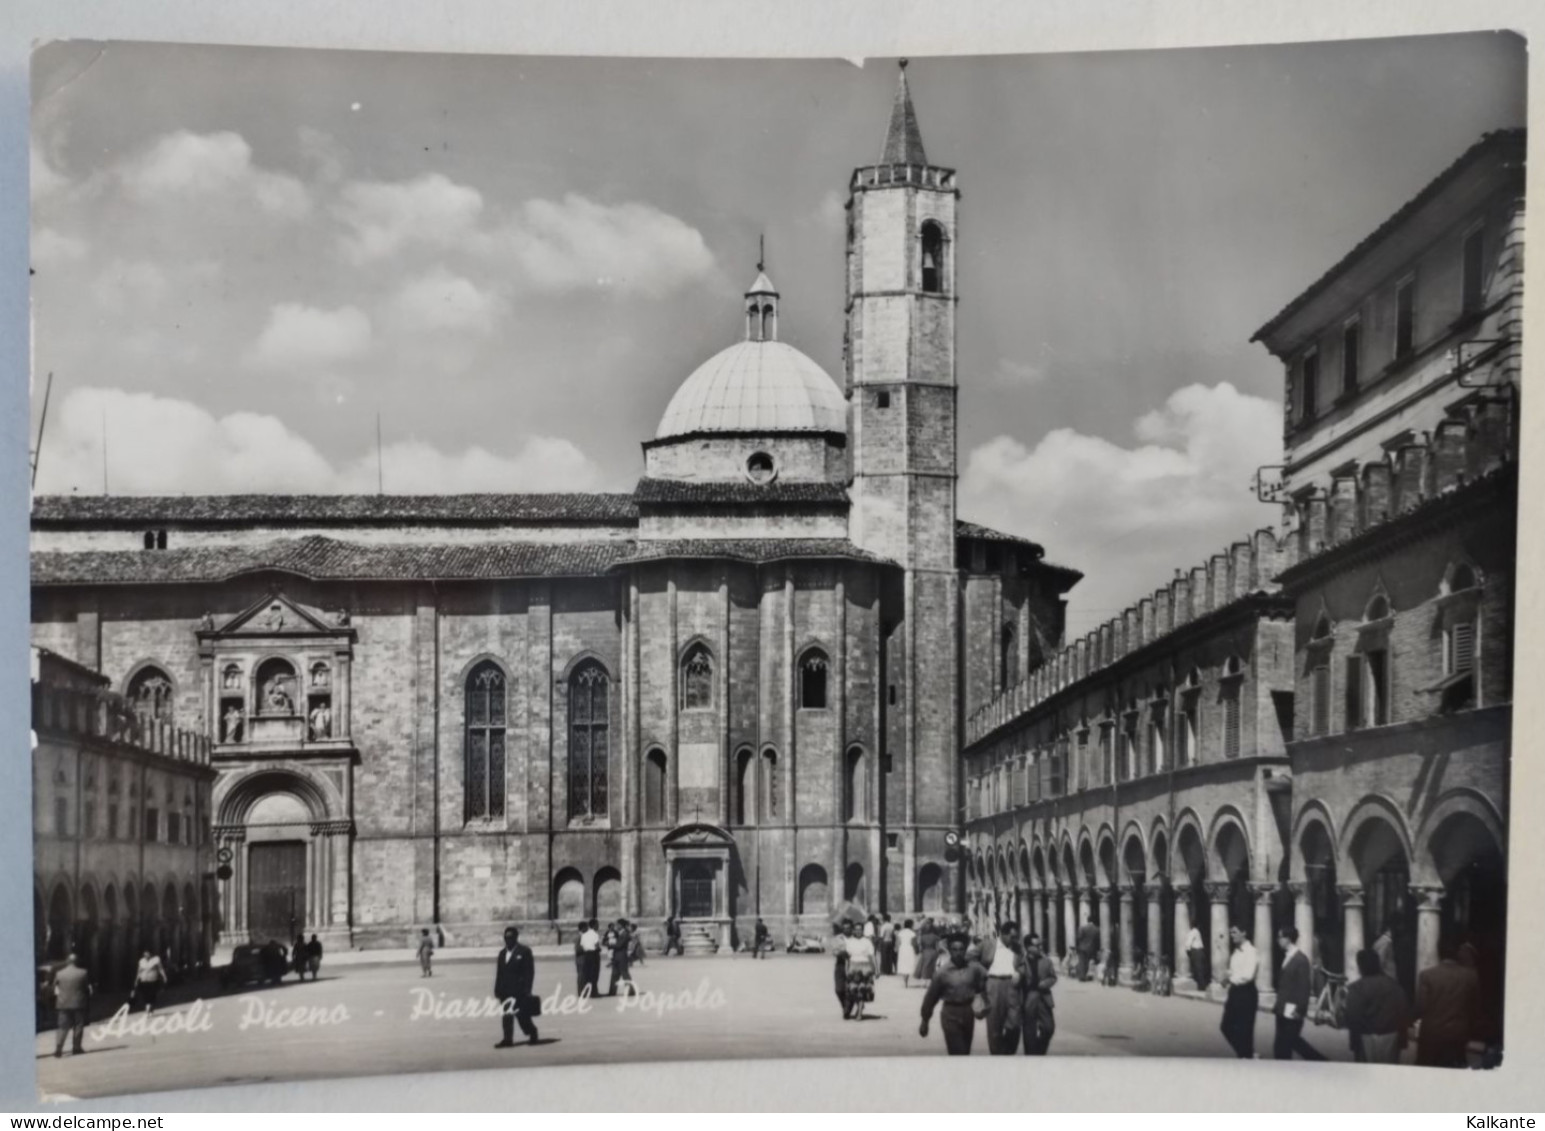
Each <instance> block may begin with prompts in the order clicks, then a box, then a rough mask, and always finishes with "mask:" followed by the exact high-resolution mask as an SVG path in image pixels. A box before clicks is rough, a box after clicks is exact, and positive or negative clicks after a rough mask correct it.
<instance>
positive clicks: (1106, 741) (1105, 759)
mask: <svg viewBox="0 0 1545 1131" xmlns="http://www.w3.org/2000/svg"><path fill="white" fill-rule="evenodd" d="M1115 729H1116V728H1115V726H1114V724H1112V723H1101V724H1100V784H1101V785H1110V783H1111V770H1112V769H1113V768H1114V767H1113V766H1112V765H1111V761H1112V754H1113V753H1114V752H1113V750H1112V740H1113V737H1114V736H1113V735H1112V733H1111V732H1112V731H1114V730H1115Z"/></svg>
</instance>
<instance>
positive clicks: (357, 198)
mask: <svg viewBox="0 0 1545 1131" xmlns="http://www.w3.org/2000/svg"><path fill="white" fill-rule="evenodd" d="M334 210H335V213H336V215H337V217H338V219H339V220H340V221H342V223H343V225H344V227H345V228H347V229H348V230H347V231H346V232H345V233H344V234H343V236H342V237H341V240H340V248H341V250H342V251H343V254H344V257H345V258H346V259H348V260H349V261H350V262H353V263H370V262H374V261H376V260H379V259H384V258H386V257H388V256H391V255H394V254H396V253H397V252H399V251H401V250H402V249H403V248H405V247H408V246H409V245H412V244H422V245H427V246H429V247H435V248H448V247H456V246H460V245H462V244H464V243H465V242H466V241H468V240H469V239H471V238H473V236H474V234H475V232H476V229H477V225H478V220H479V218H480V217H481V215H482V212H483V196H482V194H481V193H479V192H478V191H477V190H476V189H474V188H468V187H467V186H466V185H459V184H457V183H456V182H454V181H452V180H451V179H450V178H449V177H446V176H445V175H444V174H441V173H426V174H425V175H423V176H421V177H417V178H415V179H413V180H411V181H398V182H391V183H388V182H380V181H369V182H366V181H354V182H351V183H349V184H346V185H344V186H343V189H342V190H341V192H340V193H339V198H338V202H337V204H336V206H335V209H334Z"/></svg>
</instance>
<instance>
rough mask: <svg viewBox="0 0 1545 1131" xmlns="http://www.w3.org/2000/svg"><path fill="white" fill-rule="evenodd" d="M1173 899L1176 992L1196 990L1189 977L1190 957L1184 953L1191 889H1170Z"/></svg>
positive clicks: (1189, 913) (1194, 980)
mask: <svg viewBox="0 0 1545 1131" xmlns="http://www.w3.org/2000/svg"><path fill="white" fill-rule="evenodd" d="M1170 890H1171V892H1172V893H1173V894H1174V897H1175V981H1174V988H1175V989H1177V990H1194V989H1196V979H1195V978H1193V977H1191V965H1190V955H1188V954H1187V953H1186V936H1187V935H1189V934H1190V933H1191V889H1190V888H1189V887H1184V886H1182V887H1176V888H1171V889H1170Z"/></svg>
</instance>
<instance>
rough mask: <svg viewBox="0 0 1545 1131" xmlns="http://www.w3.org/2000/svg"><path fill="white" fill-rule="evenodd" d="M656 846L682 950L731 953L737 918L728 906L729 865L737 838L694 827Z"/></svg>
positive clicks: (679, 828) (681, 828)
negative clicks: (662, 853) (662, 857)
mask: <svg viewBox="0 0 1545 1131" xmlns="http://www.w3.org/2000/svg"><path fill="white" fill-rule="evenodd" d="M660 846H661V847H662V848H663V849H664V850H665V864H666V868H667V872H668V876H669V879H670V911H671V914H672V915H674V916H675V917H676V918H677V919H678V920H679V921H680V923H681V941H682V947H683V948H684V949H685V950H686V951H687V953H689V954H690V953H693V952H694V951H695V952H696V953H698V954H709V953H714V952H715V951H717V952H718V953H720V954H729V953H731V952H732V950H733V949H734V947H733V940H732V938H731V925H732V923H733V922H734V918H735V912H734V909H733V908H732V907H731V906H730V894H731V893H730V861H731V859H732V858H733V856H734V852H735V838H734V837H732V836H731V835H730V834H729V833H728V832H726V831H725V830H724V829H721V828H719V827H718V826H717V825H710V824H707V823H705V822H702V821H692V822H689V823H687V824H684V825H678V826H677V827H676V828H674V829H672V830H671V831H670V832H668V833H666V834H665V836H664V837H662V838H661V840H660Z"/></svg>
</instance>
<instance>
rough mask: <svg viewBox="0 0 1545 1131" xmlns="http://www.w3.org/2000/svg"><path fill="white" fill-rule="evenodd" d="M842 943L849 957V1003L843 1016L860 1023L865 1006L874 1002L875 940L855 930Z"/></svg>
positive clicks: (844, 1009)
mask: <svg viewBox="0 0 1545 1131" xmlns="http://www.w3.org/2000/svg"><path fill="white" fill-rule="evenodd" d="M842 941H843V949H844V950H845V951H847V955H848V969H847V1001H846V1002H845V1003H844V1006H843V1010H842V1015H843V1017H844V1018H847V1017H851V1018H853V1019H854V1020H855V1021H858V1020H861V1019H862V1018H863V1016H864V1004H865V1003H866V1002H871V1001H873V1000H874V974H875V970H876V969H877V966H876V962H875V949H874V939H873V938H871V937H870V936H868V935H865V934H861V933H860V932H859V931H857V930H854V931H852V933H851V934H850V935H849V936H848V937H847V938H845V939H843V940H842Z"/></svg>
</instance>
